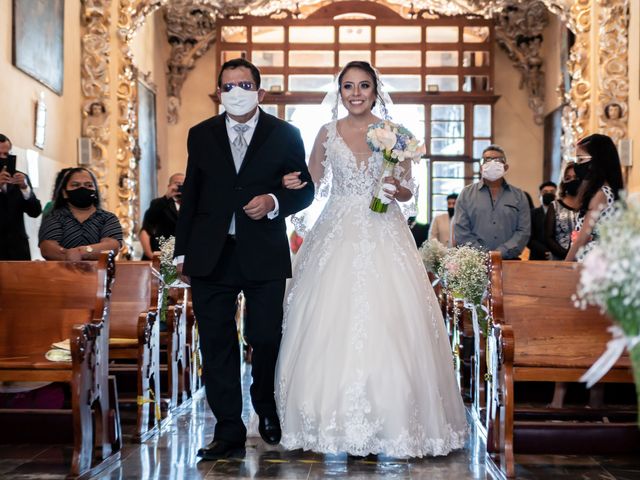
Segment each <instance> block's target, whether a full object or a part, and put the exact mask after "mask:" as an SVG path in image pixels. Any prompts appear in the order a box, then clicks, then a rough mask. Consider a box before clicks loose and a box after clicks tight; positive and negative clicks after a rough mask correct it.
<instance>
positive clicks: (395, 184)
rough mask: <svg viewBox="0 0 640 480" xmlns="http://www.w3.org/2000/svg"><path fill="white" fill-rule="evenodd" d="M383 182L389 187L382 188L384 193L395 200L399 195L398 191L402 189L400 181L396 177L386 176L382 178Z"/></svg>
mask: <svg viewBox="0 0 640 480" xmlns="http://www.w3.org/2000/svg"><path fill="white" fill-rule="evenodd" d="M382 183H383V184H386V185H387V187H385V188H383V189H382V191H383V192H384V194H385V195H386V196H387V198H390V199H391V200H394V199H395V198H396V196H397V195H398V192H399V191H400V181H399V180H398V179H397V178H394V177H384V178H383V179H382ZM389 185H390V186H391V188H388V186H389Z"/></svg>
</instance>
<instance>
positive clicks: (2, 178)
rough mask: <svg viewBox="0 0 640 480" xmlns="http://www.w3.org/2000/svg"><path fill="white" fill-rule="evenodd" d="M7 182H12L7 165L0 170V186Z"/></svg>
mask: <svg viewBox="0 0 640 480" xmlns="http://www.w3.org/2000/svg"><path fill="white" fill-rule="evenodd" d="M9 183H12V178H11V175H9V172H7V167H4V168H3V169H2V172H0V187H1V186H2V185H7V184H9Z"/></svg>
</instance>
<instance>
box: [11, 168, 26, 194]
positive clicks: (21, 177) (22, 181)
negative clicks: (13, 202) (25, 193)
mask: <svg viewBox="0 0 640 480" xmlns="http://www.w3.org/2000/svg"><path fill="white" fill-rule="evenodd" d="M11 183H13V184H14V185H18V186H19V187H20V190H26V189H27V188H29V184H28V183H27V176H26V175H25V174H24V173H20V172H16V173H14V174H13V177H12V178H11Z"/></svg>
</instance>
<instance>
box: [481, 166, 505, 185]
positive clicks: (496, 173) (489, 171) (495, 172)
mask: <svg viewBox="0 0 640 480" xmlns="http://www.w3.org/2000/svg"><path fill="white" fill-rule="evenodd" d="M503 176H504V163H502V162H487V163H485V164H484V165H483V166H482V178H485V179H487V180H489V181H490V182H495V181H496V180H498V179H500V178H502V177H503Z"/></svg>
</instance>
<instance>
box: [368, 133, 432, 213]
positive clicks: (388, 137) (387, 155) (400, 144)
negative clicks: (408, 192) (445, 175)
mask: <svg viewBox="0 0 640 480" xmlns="http://www.w3.org/2000/svg"><path fill="white" fill-rule="evenodd" d="M367 144H368V145H369V148H370V149H371V151H373V152H382V157H383V164H382V175H381V176H380V181H379V182H378V189H377V191H376V193H375V194H374V195H373V198H372V199H371V205H369V208H370V209H371V210H373V211H374V212H377V213H384V212H386V211H387V209H388V208H389V204H390V203H391V199H390V198H388V197H387V196H386V195H385V194H384V191H383V188H387V190H388V189H389V187H392V185H390V184H385V183H383V179H384V178H385V177H393V171H394V169H395V166H396V165H397V164H398V163H399V162H400V163H401V162H404V161H406V160H412V161H414V162H417V161H418V160H420V158H421V157H422V156H423V155H424V154H425V152H426V150H425V148H424V145H420V143H419V142H418V140H417V139H416V137H415V136H414V135H413V134H412V133H411V132H410V131H409V130H407V129H406V128H405V127H403V126H402V125H398V124H395V123H393V122H390V121H389V120H382V121H381V122H378V123H374V124H372V125H370V126H369V129H368V130H367Z"/></svg>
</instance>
